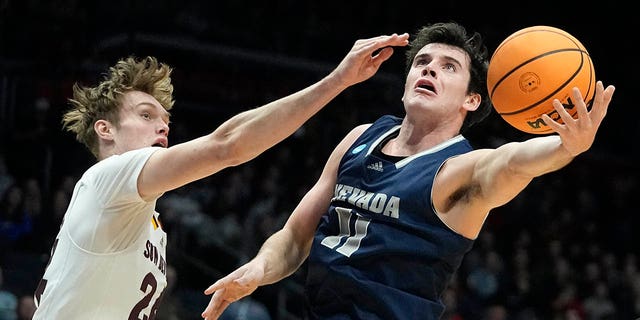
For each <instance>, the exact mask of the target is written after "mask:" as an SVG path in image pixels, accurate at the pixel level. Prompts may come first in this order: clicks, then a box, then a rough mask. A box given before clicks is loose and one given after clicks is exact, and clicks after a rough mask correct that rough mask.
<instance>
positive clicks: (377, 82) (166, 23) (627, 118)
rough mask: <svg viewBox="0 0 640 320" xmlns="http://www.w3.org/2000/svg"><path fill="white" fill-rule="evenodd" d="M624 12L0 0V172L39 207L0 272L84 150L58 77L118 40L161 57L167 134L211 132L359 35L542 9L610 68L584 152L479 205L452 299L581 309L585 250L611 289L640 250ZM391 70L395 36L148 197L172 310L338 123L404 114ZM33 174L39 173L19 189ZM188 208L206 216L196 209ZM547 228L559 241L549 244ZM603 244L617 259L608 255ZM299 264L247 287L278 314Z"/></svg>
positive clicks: (572, 7) (507, 130)
mask: <svg viewBox="0 0 640 320" xmlns="http://www.w3.org/2000/svg"><path fill="white" fill-rule="evenodd" d="M632 12H633V11H632V10H630V8H629V7H628V5H623V4H622V2H621V1H607V2H606V3H597V6H596V5H593V4H587V3H585V2H562V3H561V2H558V1H556V2H542V3H540V2H511V3H507V4H500V3H498V2H494V1H488V2H467V1H441V2H433V3H431V2H417V1H393V2H391V1H378V0H372V1H366V2H363V1H340V2H338V1H316V2H301V1H273V2H252V1H201V0H197V1H196V0H184V1H176V0H162V1H123V0H115V1H100V2H89V1H78V0H76V1H74V0H68V1H51V2H45V1H35V0H27V1H10V0H0V158H3V159H4V162H5V164H6V169H5V170H0V174H1V176H2V177H3V178H4V179H5V180H4V181H9V182H7V183H6V185H7V186H9V185H16V186H18V187H19V188H21V189H22V190H23V191H24V192H25V198H24V202H30V201H31V202H30V203H32V204H33V203H37V204H38V205H36V206H33V205H31V206H29V205H27V207H36V208H32V209H30V210H32V212H31V213H30V215H31V216H32V220H33V227H32V228H31V230H30V231H28V232H26V233H25V234H24V235H23V236H21V238H18V239H13V240H6V239H3V240H2V241H6V242H5V243H4V244H3V245H2V249H3V252H2V257H1V258H2V260H0V266H2V268H3V269H4V274H5V275H4V276H5V279H4V280H5V281H4V282H5V288H7V289H8V290H10V291H13V292H14V293H15V294H16V295H18V296H20V295H25V294H31V293H32V291H33V289H34V287H35V285H36V284H37V281H38V280H39V278H40V276H41V274H42V270H43V268H44V264H45V263H46V259H47V258H48V251H49V249H50V247H51V242H52V240H53V238H54V237H55V233H56V232H57V227H58V225H59V220H60V218H61V215H60V211H59V209H58V210H57V208H58V206H61V204H60V202H56V201H57V200H56V199H59V198H58V197H61V198H62V199H63V200H61V202H62V203H64V199H65V196H68V192H69V190H68V189H69V184H70V183H71V182H74V181H75V180H76V179H77V178H78V177H79V175H80V174H82V172H83V171H84V170H86V168H88V167H89V166H90V165H91V164H92V163H93V161H94V160H93V159H92V157H91V155H90V154H89V152H88V151H86V150H85V149H84V147H83V146H81V145H80V144H79V143H77V142H76V141H75V140H74V137H73V136H72V135H71V134H69V133H66V132H62V130H61V126H60V117H61V114H62V112H63V111H64V110H65V109H66V108H67V107H68V105H67V102H66V99H67V98H69V97H70V96H71V86H72V85H73V83H74V82H76V81H77V82H79V83H81V84H84V85H94V84H95V83H96V82H97V81H98V80H99V79H100V77H101V74H102V73H103V72H105V70H106V69H107V67H108V66H110V65H112V64H113V63H115V61H117V59H119V58H122V57H125V56H128V55H136V56H140V57H142V56H145V55H153V56H156V57H158V58H159V59H160V60H161V61H163V62H166V63H168V64H169V65H171V66H172V67H173V68H174V73H173V77H172V78H173V83H174V87H175V90H174V95H175V98H176V104H175V107H174V109H173V110H172V122H173V124H172V128H171V143H172V144H175V143H179V142H181V141H184V140H186V139H191V138H194V137H196V136H199V135H202V134H206V133H208V132H210V131H211V130H213V129H214V128H215V127H216V126H217V125H218V124H220V123H221V122H222V121H224V120H226V119H227V118H229V117H230V116H232V115H233V114H236V113H238V112H240V111H242V110H246V109H248V108H252V107H255V106H259V105H261V104H264V103H267V102H269V101H272V100H274V99H276V98H279V97H282V96H285V95H287V94H289V93H293V92H295V91H297V90H299V89H302V88H304V87H305V86H307V85H310V84H312V83H313V82H315V81H317V80H318V79H320V78H321V77H323V76H324V75H326V74H327V73H328V72H330V70H331V69H332V68H333V67H335V66H336V65H337V64H338V62H339V61H340V60H341V59H342V58H343V56H344V55H345V54H346V53H347V52H348V51H349V49H350V48H351V46H352V45H353V43H354V41H355V40H356V39H360V38H368V37H373V36H377V35H380V34H391V33H403V32H409V33H411V34H413V33H414V32H415V31H416V30H417V29H418V28H419V27H420V26H422V25H424V24H427V23H431V22H439V21H449V20H453V21H457V22H460V23H462V24H463V25H465V26H466V27H467V28H468V29H470V30H474V31H479V32H480V33H481V34H483V35H484V37H485V40H486V43H487V46H488V47H489V49H490V50H491V51H493V50H494V49H495V48H496V47H497V45H498V44H499V43H500V42H501V41H502V40H503V39H504V38H506V37H507V36H508V35H509V34H511V33H513V32H515V31H517V30H519V29H521V28H524V27H528V26H533V25H550V26H555V27H558V28H561V29H564V30H565V31H567V32H569V33H571V34H572V35H574V36H575V37H576V38H578V39H580V40H581V42H582V43H583V44H584V45H585V46H586V48H587V49H588V51H589V53H590V55H591V57H592V60H593V62H594V65H595V70H596V77H597V79H598V80H602V81H603V82H604V83H605V85H608V84H613V85H615V86H616V88H617V90H616V93H615V95H614V99H613V102H612V103H611V105H610V108H609V114H608V115H607V118H606V119H605V121H604V123H603V126H602V128H601V129H600V132H599V134H598V137H597V139H596V141H595V143H594V146H593V148H592V149H591V150H590V151H589V152H587V153H585V154H583V155H580V156H579V157H578V158H576V159H575V160H574V162H573V163H572V164H570V165H569V166H568V167H567V168H564V169H563V170H561V171H559V172H556V173H552V174H550V175H547V176H544V177H541V178H539V179H536V180H535V181H534V182H533V183H532V185H531V186H530V187H529V188H528V189H527V190H526V191H525V192H524V193H523V194H522V195H521V196H519V197H518V198H517V199H515V200H514V201H513V202H512V203H510V204H508V205H506V206H504V207H501V208H498V209H496V210H495V212H494V213H492V214H491V216H490V218H489V219H488V221H487V224H486V226H485V229H484V230H483V233H482V234H481V238H480V241H478V242H477V243H476V248H475V249H474V251H473V253H472V254H470V256H469V257H468V258H467V259H465V261H466V262H465V264H464V265H463V267H462V268H461V271H460V275H459V279H457V280H455V283H452V288H454V289H455V297H456V298H457V300H458V303H457V305H458V306H459V307H458V309H459V310H457V311H456V310H452V311H451V312H457V313H458V315H461V316H464V317H465V319H480V318H481V317H484V316H485V315H486V314H487V313H489V310H494V309H492V308H491V307H492V306H500V307H501V308H502V310H504V311H505V312H506V313H507V314H508V317H510V318H513V319H516V317H520V318H519V319H525V315H536V316H537V317H540V318H541V319H548V318H550V317H551V315H557V314H562V313H563V312H565V310H573V309H572V308H574V307H573V306H574V305H575V304H578V303H577V302H575V303H573V302H572V303H567V302H566V301H567V300H570V301H579V302H580V303H579V304H580V305H582V306H581V308H582V311H581V312H582V315H583V316H584V317H585V318H586V315H587V314H588V312H587V311H584V310H585V308H584V306H583V305H584V304H585V303H584V302H585V301H586V300H587V298H588V297H589V296H591V295H592V293H593V288H594V287H595V285H592V283H591V282H588V281H587V282H586V283H585V281H586V280H584V279H585V278H588V277H587V275H588V274H590V273H589V271H587V270H586V266H587V265H591V264H596V265H597V266H598V268H599V270H600V273H599V274H600V276H598V279H596V280H599V281H601V282H605V283H606V284H607V286H608V288H609V289H610V290H609V292H611V291H614V290H617V289H619V286H623V285H622V284H620V283H618V282H623V283H626V284H629V285H636V290H640V289H637V287H640V282H636V281H640V280H638V279H640V278H633V277H631V276H628V278H625V279H626V280H624V281H618V282H616V281H614V280H611V279H609V277H607V275H610V274H611V273H620V274H624V273H625V267H624V266H625V265H627V266H628V265H629V264H630V265H632V266H637V265H636V264H635V263H634V262H633V263H632V262H628V261H629V260H633V261H635V260H634V259H635V258H634V257H635V255H636V254H637V253H638V252H639V251H638V249H639V246H638V243H639V242H638V240H639V239H638V236H637V233H636V231H635V228H636V226H637V225H638V223H637V222H638V218H637V217H636V216H637V214H638V211H637V208H636V207H635V206H634V205H633V204H635V202H633V200H635V198H634V196H636V195H637V194H638V191H639V189H638V172H639V170H638V158H637V153H638V149H639V147H638V143H637V141H638V138H639V137H640V129H639V128H638V127H639V126H638V125H639V123H638V114H639V112H638V108H637V107H636V106H635V103H634V102H635V101H633V102H632V100H631V96H632V94H633V92H634V89H632V88H631V86H632V85H635V83H634V79H635V78H636V76H637V74H638V71H639V69H640V68H639V67H638V64H637V63H636V60H637V59H635V51H634V50H632V48H631V47H632V46H635V45H637V41H636V39H637V35H636V34H637V30H638V27H640V25H639V23H638V22H637V17H634V14H633V13H632ZM632 54H633V56H632ZM403 71H404V50H402V49H399V50H397V51H396V53H395V54H394V56H393V57H392V58H391V59H390V60H389V61H387V62H386V63H385V64H384V65H383V66H382V67H381V70H380V71H379V72H378V74H377V75H376V76H374V77H373V78H372V79H370V80H369V81H367V82H365V83H361V84H358V85H356V86H354V87H352V88H349V89H348V90H347V91H345V92H344V93H343V94H342V95H340V96H339V97H338V98H336V99H335V100H334V101H332V102H331V103H330V105H329V106H328V107H327V108H325V109H324V110H323V111H321V112H320V113H319V114H318V115H317V116H316V117H314V118H313V119H311V120H310V121H309V122H308V123H307V124H306V125H305V126H304V127H303V128H302V129H301V130H299V132H297V133H296V134H295V135H294V136H292V137H291V138H289V139H287V140H285V141H284V142H283V143H282V144H280V145H278V146H276V147H274V148H272V149H271V150H269V151H267V152H265V153H264V154H263V155H261V156H259V157H258V158H256V159H255V160H254V161H252V162H251V163H248V164H244V165H242V166H240V167H237V168H229V169H227V170H224V171H223V172H221V173H219V174H217V175H215V176H212V177H210V178H207V179H204V180H203V181H199V182H196V183H194V184H193V185H191V186H188V187H184V188H181V189H180V190H176V191H175V192H173V193H172V194H173V195H168V197H167V198H168V200H163V201H159V205H158V207H159V208H158V209H159V211H160V212H161V214H165V212H163V211H162V210H165V211H167V212H169V213H167V214H166V215H165V217H166V218H165V220H166V221H165V227H166V229H167V231H168V233H169V237H170V238H171V239H172V240H171V241H172V244H171V247H170V249H169V250H170V251H169V252H168V255H169V262H170V263H171V264H172V265H173V266H174V267H175V270H176V271H177V281H176V282H174V283H175V287H174V288H172V290H173V291H172V292H173V293H175V298H174V299H171V300H169V301H171V304H172V305H173V304H174V303H175V304H176V305H180V306H181V307H180V308H181V309H182V311H179V312H176V313H179V314H181V317H180V318H181V319H194V318H196V317H197V314H198V313H199V312H200V311H201V310H202V309H203V308H204V306H205V305H206V302H207V301H208V300H207V298H206V297H204V296H203V295H202V294H201V291H202V290H203V289H204V288H205V287H207V286H208V285H209V284H211V283H212V282H213V281H215V279H217V277H219V276H220V275H222V274H225V273H227V272H229V271H231V270H233V268H235V267H236V266H237V265H238V264H239V263H241V262H243V261H246V259H247V258H249V257H251V256H253V255H254V254H255V251H256V250H257V247H258V246H259V244H260V243H262V241H263V240H264V237H266V236H267V235H269V234H270V233H271V232H273V231H275V230H277V228H279V227H280V226H281V225H282V223H283V222H284V219H286V216H287V215H288V213H289V212H290V211H291V210H292V209H293V208H294V206H295V205H296V204H297V202H298V201H299V199H300V197H301V196H302V195H303V194H304V192H305V191H306V190H307V189H308V188H309V187H310V186H311V185H312V184H313V183H314V182H315V179H316V178H317V176H318V175H319V172H320V170H321V168H322V166H323V164H324V161H325V159H326V157H327V156H328V155H329V153H330V152H331V150H332V149H333V147H334V145H335V144H336V143H337V142H338V141H339V140H340V139H341V138H342V136H343V135H344V134H346V133H347V132H348V130H349V129H350V128H351V127H353V126H355V125H357V124H360V123H363V122H368V121H372V120H374V119H376V118H377V117H378V116H379V115H381V114H383V113H392V114H396V115H402V114H403V110H402V104H401V102H400V97H401V95H402V88H403V81H404V77H403ZM467 137H468V138H469V139H470V140H471V141H472V142H473V143H474V144H476V146H478V147H495V146H497V145H499V144H502V143H503V142H506V141H511V140H515V141H520V140H524V139H527V138H530V137H532V136H530V135H528V134H524V133H521V132H518V131H516V130H515V129H513V128H511V127H510V126H508V125H507V124H506V123H505V122H504V121H502V120H501V119H500V118H499V117H498V116H496V115H495V114H493V115H492V116H491V117H490V119H489V120H487V121H486V122H485V123H483V124H482V125H479V126H477V127H476V128H474V129H473V130H472V131H471V132H469V134H468V135H467ZM0 167H2V166H0ZM3 171H4V172H3ZM7 177H8V178H7ZM30 183H31V186H30ZM33 185H35V186H33ZM0 186H2V185H1V184H0ZM71 187H72V183H71ZM5 188H6V189H5V190H7V189H8V187H5ZM29 188H35V189H37V191H34V192H31V193H29V191H28V190H30V189H29ZM5 190H2V189H0V195H2V194H3V193H4V194H7V192H4V191H5ZM34 193H35V194H36V195H35V196H34V195H33V194H34ZM30 195H31V197H30ZM3 198H5V196H4V195H3ZM4 201H5V200H3V202H4ZM0 210H2V208H0ZM181 210H182V211H181ZM62 211H63V210H62ZM193 211H197V215H196V216H195V218H193V219H191V220H189V219H185V218H182V216H181V213H180V212H184V213H185V215H186V216H190V215H191V214H192V213H193ZM1 214H2V212H0V215H1ZM0 218H1V217H0ZM198 225H199V226H209V227H208V228H207V227H204V228H197V227H194V226H198ZM230 230H231V231H230ZM523 238H529V239H530V240H529V241H528V242H527V243H528V244H527V245H521V244H520V241H525V240H522V239H523ZM487 239H490V240H487ZM525 242H526V241H525ZM554 246H560V247H562V248H564V250H561V251H562V253H561V254H555V253H550V252H549V250H548V249H549V248H551V247H554ZM516 247H517V248H516ZM519 249H523V250H524V251H525V252H527V255H528V256H529V259H530V261H531V262H530V263H529V264H528V265H529V267H530V268H529V269H530V273H531V275H532V276H531V277H530V279H531V280H530V282H531V287H534V288H535V289H536V290H530V291H528V292H527V293H526V294H525V293H522V292H520V291H518V290H516V289H513V287H514V286H515V285H514V284H513V282H515V280H514V279H515V276H514V275H513V274H515V272H514V269H516V268H515V267H513V266H512V264H514V263H515V262H512V258H513V257H514V256H517V253H518V252H520V251H519ZM580 249H582V250H580ZM493 252H496V253H498V255H499V257H500V259H499V260H501V261H502V264H503V271H502V272H501V273H499V275H498V276H496V277H494V278H497V279H499V281H498V282H499V283H500V285H499V290H496V291H497V292H494V293H493V294H490V296H486V295H485V296H482V294H481V293H478V292H474V288H473V284H471V283H472V282H473V281H472V280H471V279H473V277H472V276H471V275H472V274H475V273H474V271H476V270H478V269H483V268H485V267H486V265H485V263H483V262H481V261H485V260H484V259H485V258H487V257H490V256H491V254H490V253H493ZM553 252H555V251H553ZM604 257H608V258H607V259H605V258H604ZM556 259H557V260H558V261H564V262H566V264H567V265H569V270H571V271H572V272H569V274H572V276H571V277H570V278H571V280H566V279H562V280H559V279H553V280H550V279H548V277H552V276H549V275H552V274H554V272H555V273H558V272H560V273H562V272H561V271H558V270H557V268H559V267H557V265H562V264H563V263H560V262H557V263H556ZM604 260H606V261H610V260H613V261H614V262H615V267H611V264H610V263H605V262H604ZM606 268H611V269H612V270H608V269H606ZM629 268H631V267H629ZM554 270H555V271H554ZM607 270H608V271H607ZM627 272H629V271H627ZM299 273H300V274H296V275H294V276H292V277H291V278H290V279H287V281H283V282H281V283H279V284H276V285H273V286H268V287H265V288H261V289H259V290H258V291H256V293H255V294H254V296H253V297H254V299H255V300H257V301H258V302H260V303H262V305H264V306H266V307H267V308H268V310H269V312H270V314H271V316H272V317H273V318H274V319H276V318H280V319H284V318H287V317H291V318H296V317H297V316H298V315H299V314H300V312H301V311H300V309H301V305H302V304H303V300H302V298H301V297H300V296H299V293H300V291H299V290H300V287H299V283H300V279H301V278H302V276H303V273H304V268H303V269H301V271H300V272H299ZM552 278H553V277H552ZM630 279H631V280H630ZM536 280H539V281H536ZM596 280H593V281H594V282H597V281H596ZM541 281H548V282H541ZM571 286H572V287H574V288H577V290H574V298H573V299H566V295H568V293H566V292H567V291H571V290H570V289H567V288H568V287H571ZM623 287H624V286H623ZM0 288H1V286H0ZM619 290H622V289H619ZM624 290H628V291H629V293H627V294H625V295H623V296H622V297H621V294H618V295H617V296H616V295H613V294H610V297H609V299H610V300H612V301H613V302H614V305H615V309H616V312H617V313H616V316H617V317H618V318H612V319H627V318H630V317H631V316H635V317H637V316H639V315H640V305H639V306H637V307H635V306H634V304H633V303H632V302H630V301H636V302H637V301H640V292H636V291H633V290H632V289H629V288H626V287H625V288H624ZM625 292H627V291H625ZM634 299H636V300H634ZM176 301H177V302H176ZM291 301H293V302H291ZM562 301H565V302H564V303H563V302H562ZM452 308H453V307H452ZM575 308H576V309H577V307H575ZM634 308H635V309H634ZM587 309H588V308H587ZM168 313H169V312H167V314H168ZM523 314H525V315H523ZM447 316H449V311H448V313H447Z"/></svg>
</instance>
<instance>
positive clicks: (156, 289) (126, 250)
mask: <svg viewBox="0 0 640 320" xmlns="http://www.w3.org/2000/svg"><path fill="white" fill-rule="evenodd" d="M156 150H158V148H155V147H149V148H143V149H139V150H134V151H130V152H126V153H124V154H122V155H114V156H111V157H109V158H106V159H104V160H102V161H99V162H98V163H96V164H95V165H93V166H92V167H91V168H89V169H88V170H87V171H86V172H85V173H84V174H83V176H82V177H81V178H80V180H79V181H78V183H77V184H76V185H75V188H74V190H73V195H72V198H71V200H70V203H69V207H68V209H67V212H66V213H65V216H64V220H63V222H62V225H61V228H60V231H59V233H58V236H57V237H56V239H55V242H54V245H53V248H52V250H51V257H50V260H49V263H48V264H47V267H46V269H45V273H44V276H43V278H42V280H41V281H40V284H39V286H38V289H37V290H36V292H35V300H36V305H37V307H38V308H37V310H36V313H35V315H34V317H33V319H36V320H38V319H64V320H72V319H83V320H88V319H153V318H154V317H155V312H156V309H157V303H158V301H159V300H160V297H161V296H162V292H163V290H164V288H165V287H166V285H167V280H166V276H165V272H166V261H165V257H166V252H165V245H166V243H167V240H166V233H165V232H164V231H163V230H162V228H161V226H160V224H159V223H158V213H157V212H155V204H156V200H157V198H158V197H159V196H160V195H157V196H156V197H153V199H151V200H148V199H147V200H144V199H142V198H141V197H140V196H139V193H138V189H137V180H138V176H139V174H140V171H141V170H142V167H143V166H144V164H145V163H146V161H147V160H148V158H149V157H150V156H151V154H152V153H153V152H155V151H156Z"/></svg>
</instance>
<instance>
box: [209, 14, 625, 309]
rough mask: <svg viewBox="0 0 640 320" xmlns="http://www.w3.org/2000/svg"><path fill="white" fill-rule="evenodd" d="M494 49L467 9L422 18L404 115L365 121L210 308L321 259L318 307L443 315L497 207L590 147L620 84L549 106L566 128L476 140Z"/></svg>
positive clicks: (315, 283) (315, 280)
mask: <svg viewBox="0 0 640 320" xmlns="http://www.w3.org/2000/svg"><path fill="white" fill-rule="evenodd" d="M487 66H488V63H487V50H486V48H485V46H484V45H483V44H482V42H481V38H480V36H479V35H478V34H477V33H467V31H466V30H465V29H464V28H463V27H462V26H460V25H458V24H456V23H439V24H432V25H428V26H426V27H424V28H422V29H421V30H420V31H419V32H418V33H417V34H416V36H415V38H414V39H413V40H412V41H411V43H410V46H409V50H408V52H407V70H406V73H407V75H406V83H405V89H404V95H403V97H402V101H403V103H404V107H405V112H406V115H405V116H404V118H397V117H394V116H382V117H381V118H379V119H378V120H377V121H375V122H374V123H372V124H365V125H360V126H357V127H356V128H355V129H353V130H352V131H351V132H350V133H348V134H347V135H346V137H345V138H344V139H343V140H342V141H341V142H340V143H339V144H338V146H337V147H336V148H335V150H334V151H333V153H332V154H331V155H330V157H329V159H328V161H327V163H326V165H325V167H324V170H323V171H322V174H321V176H320V178H319V180H318V181H317V183H316V184H315V185H314V186H313V187H312V188H311V190H309V192H308V193H307V194H306V195H305V196H304V197H303V199H302V201H301V202H300V203H299V204H298V206H297V207H296V208H295V210H294V211H293V213H292V214H291V216H290V217H289V219H288V221H287V222H286V224H285V225H284V227H283V228H282V229H281V230H279V231H278V232H276V233H275V234H273V235H272V236H271V237H270V238H268V239H267V240H266V241H265V243H264V244H263V246H262V247H261V249H260V250H259V252H258V253H257V255H256V257H254V258H253V259H252V260H250V261H249V262H248V263H246V264H245V265H243V266H241V267H239V268H238V269H237V270H235V271H233V272H232V273H230V274H229V275H227V276H226V277H224V278H222V279H220V280H218V281H216V282H215V283H214V284H213V285H211V286H210V287H209V288H208V289H206V290H205V294H213V296H212V297H211V301H210V303H209V305H208V306H207V308H206V309H205V310H204V312H203V314H202V316H203V318H205V319H208V320H211V319H216V318H217V317H219V316H220V315H221V313H222V312H223V311H224V309H225V308H226V307H227V306H228V305H229V304H230V303H232V302H234V301H237V300H238V299H240V298H242V297H244V296H247V295H249V294H251V293H252V292H254V290H256V289H257V287H258V286H262V285H267V284H271V283H274V282H276V281H279V280H281V279H283V278H285V277H287V276H289V275H291V274H292V273H293V272H294V271H295V270H296V269H298V268H299V267H300V265H301V264H302V263H303V262H304V261H305V259H308V260H307V261H308V272H307V274H308V275H307V279H306V284H305V294H306V299H307V302H308V307H309V308H308V318H309V319H367V320H372V319H384V320H389V319H404V320H406V319H423V320H427V319H439V318H440V317H441V316H442V314H443V311H444V308H445V306H444V305H443V303H442V301H441V295H442V293H443V291H444V290H445V288H446V286H447V284H448V282H449V280H450V279H451V277H452V275H453V274H454V272H455V271H456V270H457V269H458V267H459V266H460V263H461V261H462V259H463V257H464V255H465V254H466V253H467V252H468V251H469V250H470V249H471V248H472V245H473V243H474V240H475V239H476V238H477V236H478V234H479V232H480V230H481V228H482V225H483V223H484V221H485V219H486V218H487V215H488V214H489V212H490V211H491V209H493V208H496V207H498V206H501V205H504V204H505V203H507V202H508V201H510V200H511V199H513V198H514V197H515V196H516V195H518V193H520V192H521V191H522V190H523V189H525V187H526V186H527V185H528V184H529V183H530V182H531V181H532V179H534V178H535V177H538V176H540V175H543V174H545V173H548V172H552V171H555V170H558V169H560V168H562V167H564V166H565V165H567V164H568V163H569V162H571V161H572V159H573V158H574V157H576V156H577V155H579V154H581V153H583V152H585V151H587V150H588V149H589V148H590V147H591V145H592V143H593V141H594V139H595V135H596V132H597V130H598V127H599V126H600V124H601V122H602V120H603V118H604V117H605V114H606V113H607V108H608V105H609V102H610V101H611V98H612V95H613V92H614V87H613V86H608V87H607V88H606V89H605V88H604V86H603V84H602V82H598V83H597V85H596V94H595V98H594V101H593V104H592V108H591V109H590V110H588V109H587V106H586V104H585V102H584V100H583V99H582V97H581V94H580V92H579V90H578V89H574V90H573V98H574V99H575V102H576V108H577V109H578V117H577V119H572V118H571V116H570V115H569V114H568V113H567V112H566V111H565V110H564V109H563V107H562V105H561V104H560V102H559V101H554V102H553V105H554V108H555V110H556V111H557V112H558V114H559V115H560V117H561V118H562V120H563V121H564V123H565V124H561V123H559V122H556V121H554V120H552V119H551V118H549V117H548V116H546V115H545V116H543V118H544V121H545V122H546V123H547V124H548V125H549V126H550V127H551V128H552V129H553V130H554V131H555V133H556V134H554V135H549V136H541V137H535V138H532V139H530V140H526V141H524V142H518V143H516V142H514V143H507V144H505V145H503V146H500V147H498V148H496V149H478V150H472V148H471V146H470V144H469V142H468V141H467V140H466V139H465V138H464V136H463V135H461V133H463V132H465V130H466V129H467V128H468V127H469V126H471V125H473V124H474V123H476V122H478V121H480V120H482V119H483V118H484V117H485V116H486V115H487V113H488V111H489V110H490V108H491V104H490V102H489V99H488V94H487V89H486V73H487Z"/></svg>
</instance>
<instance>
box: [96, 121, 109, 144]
mask: <svg viewBox="0 0 640 320" xmlns="http://www.w3.org/2000/svg"><path fill="white" fill-rule="evenodd" d="M111 128H112V125H111V122H109V121H107V120H104V119H100V120H98V121H96V122H95V123H94V124H93V130H94V131H95V132H96V134H97V135H98V138H99V139H105V140H113V134H112V132H111Z"/></svg>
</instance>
